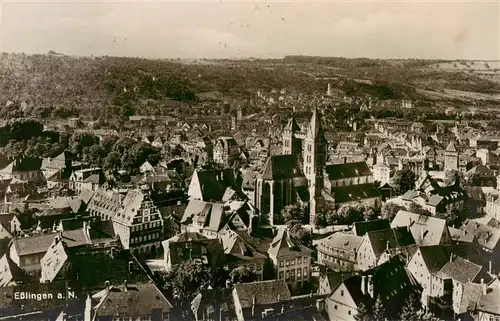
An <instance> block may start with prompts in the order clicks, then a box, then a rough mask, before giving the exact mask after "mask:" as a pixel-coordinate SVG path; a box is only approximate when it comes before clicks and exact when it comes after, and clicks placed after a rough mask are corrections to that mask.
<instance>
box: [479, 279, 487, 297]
mask: <svg viewBox="0 0 500 321" xmlns="http://www.w3.org/2000/svg"><path fill="white" fill-rule="evenodd" d="M481 287H482V290H483V295H486V294H487V290H488V286H487V285H486V283H484V279H481Z"/></svg>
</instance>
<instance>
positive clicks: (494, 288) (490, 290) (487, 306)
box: [476, 278, 500, 315]
mask: <svg viewBox="0 0 500 321" xmlns="http://www.w3.org/2000/svg"><path fill="white" fill-rule="evenodd" d="M476 309H477V310H479V311H484V312H488V313H491V314H495V315H500V281H499V279H498V278H497V279H495V280H494V281H493V282H492V283H491V284H490V285H489V286H488V287H487V289H486V295H482V296H481V298H480V299H479V301H478V304H477V305H476Z"/></svg>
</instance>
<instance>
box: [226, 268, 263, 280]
mask: <svg viewBox="0 0 500 321" xmlns="http://www.w3.org/2000/svg"><path fill="white" fill-rule="evenodd" d="M229 277H230V278H231V282H232V283H233V284H238V283H250V282H255V281H257V274H255V273H254V272H253V271H252V270H250V269H249V268H247V267H246V266H243V267H242V266H240V267H237V268H235V269H233V270H232V271H231V273H229Z"/></svg>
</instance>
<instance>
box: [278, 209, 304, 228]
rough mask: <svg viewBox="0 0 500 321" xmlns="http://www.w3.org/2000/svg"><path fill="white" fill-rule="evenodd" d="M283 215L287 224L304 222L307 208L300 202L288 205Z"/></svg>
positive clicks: (282, 212)
mask: <svg viewBox="0 0 500 321" xmlns="http://www.w3.org/2000/svg"><path fill="white" fill-rule="evenodd" d="M281 215H282V216H283V219H284V220H285V223H286V224H287V225H294V224H297V223H299V224H302V223H303V222H304V219H305V216H306V215H305V209H304V207H302V206H301V205H300V204H295V205H288V206H286V207H285V208H284V209H283V210H282V211H281Z"/></svg>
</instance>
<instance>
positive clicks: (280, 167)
mask: <svg viewBox="0 0 500 321" xmlns="http://www.w3.org/2000/svg"><path fill="white" fill-rule="evenodd" d="M302 176H304V174H303V172H302V164H301V162H300V159H299V157H298V156H297V155H274V156H271V157H269V158H268V159H267V161H266V163H265V165H264V167H263V170H262V178H263V179H265V180H281V179H287V178H294V177H302Z"/></svg>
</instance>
